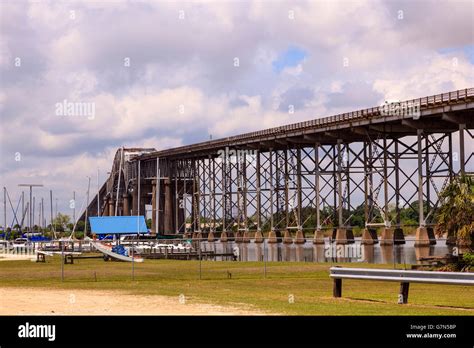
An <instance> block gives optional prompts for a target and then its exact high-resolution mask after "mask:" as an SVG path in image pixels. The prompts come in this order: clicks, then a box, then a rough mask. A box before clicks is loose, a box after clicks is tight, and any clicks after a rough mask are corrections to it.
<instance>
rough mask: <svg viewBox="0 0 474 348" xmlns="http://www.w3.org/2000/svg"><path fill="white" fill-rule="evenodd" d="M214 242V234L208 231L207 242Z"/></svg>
mask: <svg viewBox="0 0 474 348" xmlns="http://www.w3.org/2000/svg"><path fill="white" fill-rule="evenodd" d="M215 240H216V237H215V236H214V232H213V231H210V232H209V234H208V235H207V241H208V242H214V241H215Z"/></svg>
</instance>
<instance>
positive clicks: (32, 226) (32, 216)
mask: <svg viewBox="0 0 474 348" xmlns="http://www.w3.org/2000/svg"><path fill="white" fill-rule="evenodd" d="M35 201H36V197H33V205H32V206H31V207H32V209H33V210H31V218H32V220H31V229H30V233H31V232H33V228H34V227H35V205H36V202H35Z"/></svg>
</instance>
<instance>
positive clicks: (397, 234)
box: [393, 227, 406, 245]
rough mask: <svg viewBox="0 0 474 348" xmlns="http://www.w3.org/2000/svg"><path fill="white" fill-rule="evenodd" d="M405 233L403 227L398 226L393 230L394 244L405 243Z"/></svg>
mask: <svg viewBox="0 0 474 348" xmlns="http://www.w3.org/2000/svg"><path fill="white" fill-rule="evenodd" d="M405 243H406V242H405V235H404V234H403V229H402V228H400V227H397V228H396V229H394V230H393V244H395V245H400V244H405Z"/></svg>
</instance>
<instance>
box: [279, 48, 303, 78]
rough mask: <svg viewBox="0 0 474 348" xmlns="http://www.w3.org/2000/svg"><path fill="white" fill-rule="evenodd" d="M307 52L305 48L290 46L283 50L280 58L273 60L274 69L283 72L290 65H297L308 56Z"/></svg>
mask: <svg viewBox="0 0 474 348" xmlns="http://www.w3.org/2000/svg"><path fill="white" fill-rule="evenodd" d="M306 56H307V54H306V52H305V51H304V50H302V49H301V48H298V47H294V46H292V47H289V48H288V49H287V50H286V51H284V52H282V53H281V54H280V55H279V56H278V58H277V59H276V60H275V61H273V62H272V66H273V70H274V71H275V72H278V73H279V72H281V71H282V70H283V69H285V68H288V67H295V66H297V65H298V64H299V63H300V62H302V61H303V60H304V59H305V58H306Z"/></svg>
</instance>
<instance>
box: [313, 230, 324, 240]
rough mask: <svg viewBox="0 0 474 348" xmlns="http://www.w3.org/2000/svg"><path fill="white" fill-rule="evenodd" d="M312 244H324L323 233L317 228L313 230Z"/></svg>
mask: <svg viewBox="0 0 474 348" xmlns="http://www.w3.org/2000/svg"><path fill="white" fill-rule="evenodd" d="M313 244H324V234H323V231H321V229H319V228H318V229H317V230H316V231H314V237H313Z"/></svg>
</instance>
